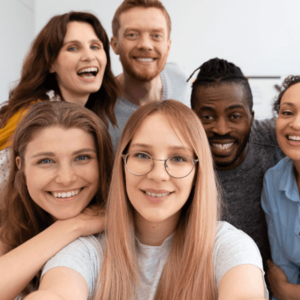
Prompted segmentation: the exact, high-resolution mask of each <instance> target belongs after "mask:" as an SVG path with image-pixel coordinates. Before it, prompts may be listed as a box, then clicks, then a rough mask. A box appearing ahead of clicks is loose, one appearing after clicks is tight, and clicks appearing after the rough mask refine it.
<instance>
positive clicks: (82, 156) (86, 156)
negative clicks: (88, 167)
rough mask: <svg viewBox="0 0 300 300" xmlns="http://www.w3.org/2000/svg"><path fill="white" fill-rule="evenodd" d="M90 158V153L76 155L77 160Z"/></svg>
mask: <svg viewBox="0 0 300 300" xmlns="http://www.w3.org/2000/svg"><path fill="white" fill-rule="evenodd" d="M89 158H90V156H89V155H80V156H78V157H76V160H77V161H85V160H88V159H89Z"/></svg>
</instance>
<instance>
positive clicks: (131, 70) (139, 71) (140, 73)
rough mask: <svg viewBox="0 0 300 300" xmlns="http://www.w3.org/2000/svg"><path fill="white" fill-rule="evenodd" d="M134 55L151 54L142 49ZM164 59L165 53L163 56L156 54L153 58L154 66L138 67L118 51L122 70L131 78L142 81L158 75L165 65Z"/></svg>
mask: <svg viewBox="0 0 300 300" xmlns="http://www.w3.org/2000/svg"><path fill="white" fill-rule="evenodd" d="M134 56H140V57H146V58H151V57H152V56H153V55H152V56H151V55H150V53H149V52H148V51H143V52H139V53H138V54H137V55H134ZM166 61H167V55H165V57H163V56H158V55H157V56H155V60H154V62H153V63H154V64H155V66H154V67H151V68H149V67H147V66H144V67H143V66H141V67H140V68H138V67H136V66H134V65H132V64H131V63H130V61H129V60H128V58H127V57H126V56H125V55H124V53H122V52H120V62H121V64H122V67H123V71H124V72H126V73H127V74H128V75H129V76H131V77H132V78H134V79H136V80H139V81H143V82H149V81H151V80H153V79H154V78H156V77H157V76H159V74H160V73H161V71H162V70H163V69H164V67H165V65H166Z"/></svg>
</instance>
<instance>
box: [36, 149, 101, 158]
mask: <svg viewBox="0 0 300 300" xmlns="http://www.w3.org/2000/svg"><path fill="white" fill-rule="evenodd" d="M83 152H94V153H96V150H94V149H91V148H84V149H80V150H77V151H74V152H73V153H72V155H77V154H80V153H83ZM41 156H50V157H53V156H55V153H53V152H40V153H37V154H34V155H32V156H31V158H37V157H41Z"/></svg>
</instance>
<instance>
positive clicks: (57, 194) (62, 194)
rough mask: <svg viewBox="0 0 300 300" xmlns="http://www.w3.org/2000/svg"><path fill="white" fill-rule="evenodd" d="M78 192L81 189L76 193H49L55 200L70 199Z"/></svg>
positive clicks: (77, 191)
mask: <svg viewBox="0 0 300 300" xmlns="http://www.w3.org/2000/svg"><path fill="white" fill-rule="evenodd" d="M80 191H81V189H79V190H76V191H70V192H63V193H56V192H50V193H51V195H52V196H54V197H55V198H70V197H72V196H75V195H77V194H78V193H79V192H80Z"/></svg>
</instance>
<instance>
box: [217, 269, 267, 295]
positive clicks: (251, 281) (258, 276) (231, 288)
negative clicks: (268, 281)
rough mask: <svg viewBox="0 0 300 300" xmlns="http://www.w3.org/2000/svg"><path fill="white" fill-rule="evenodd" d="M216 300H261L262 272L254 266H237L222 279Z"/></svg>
mask: <svg viewBox="0 0 300 300" xmlns="http://www.w3.org/2000/svg"><path fill="white" fill-rule="evenodd" d="M218 294H219V297H218V300H263V299H266V298H265V297H264V280H263V275H262V271H261V270H260V269H259V268H258V267H256V266H254V265H239V266H236V267H234V268H232V269H230V270H229V271H228V272H226V273H225V275H224V276H223V277H222V279H221V282H220V285H219V290H218Z"/></svg>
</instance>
